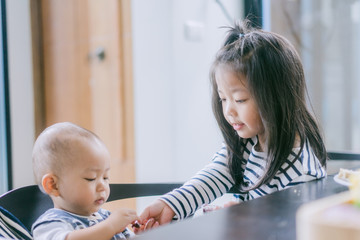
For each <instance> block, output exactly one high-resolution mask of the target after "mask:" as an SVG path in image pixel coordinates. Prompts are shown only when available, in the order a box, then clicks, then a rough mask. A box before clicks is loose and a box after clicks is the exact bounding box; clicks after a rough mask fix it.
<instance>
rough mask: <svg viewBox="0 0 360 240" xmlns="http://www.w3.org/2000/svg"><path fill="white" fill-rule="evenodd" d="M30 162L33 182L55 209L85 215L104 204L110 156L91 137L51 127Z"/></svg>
mask: <svg viewBox="0 0 360 240" xmlns="http://www.w3.org/2000/svg"><path fill="white" fill-rule="evenodd" d="M32 158H33V170H34V175H35V180H36V182H37V184H38V185H39V187H40V189H41V190H42V191H44V192H46V193H47V194H49V195H50V197H51V198H52V199H53V201H54V205H55V207H58V208H61V209H64V210H67V211H70V212H74V213H76V214H81V215H88V214H91V213H92V212H94V211H96V210H97V208H98V207H100V205H102V204H103V203H104V202H105V201H106V200H107V198H108V196H109V192H110V190H109V181H108V175H109V170H110V154H109V152H108V150H107V148H106V146H105V145H104V143H103V142H102V141H101V140H100V139H99V138H98V137H97V136H96V135H95V134H94V133H92V132H90V131H88V130H86V129H84V128H82V127H79V126H77V125H75V124H72V123H69V122H63V123H57V124H54V125H52V126H50V127H48V128H46V129H45V130H44V131H43V132H42V133H41V134H40V135H39V137H38V138H37V140H36V142H35V145H34V148H33V156H32ZM84 205H85V208H84V209H82V206H84Z"/></svg>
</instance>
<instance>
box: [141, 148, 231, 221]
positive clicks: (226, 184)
mask: <svg viewBox="0 0 360 240" xmlns="http://www.w3.org/2000/svg"><path fill="white" fill-rule="evenodd" d="M227 163H228V160H227V150H226V147H225V145H224V146H223V147H222V148H221V150H220V151H219V152H217V153H216V154H215V156H214V158H213V161H212V163H210V164H208V165H207V166H205V167H204V168H203V169H202V170H201V171H199V172H198V173H197V174H196V175H195V176H194V177H192V178H191V179H190V180H189V181H188V182H186V183H185V184H184V185H183V186H182V187H180V188H178V189H175V190H173V191H171V192H170V193H168V194H166V195H164V196H162V197H161V200H162V201H163V202H164V203H166V205H167V208H170V209H172V211H173V212H174V214H175V215H176V218H177V219H183V218H186V217H188V216H190V215H192V214H194V213H195V211H196V210H197V209H199V208H200V207H201V206H202V205H203V204H205V203H210V202H212V201H213V200H215V199H216V198H218V197H220V196H222V195H223V194H225V193H226V192H227V191H228V190H229V189H230V188H231V187H232V186H233V184H234V181H233V179H232V177H231V176H230V173H229V168H228V165H227ZM157 205H159V204H157ZM148 211H151V208H150V209H148ZM142 216H143V215H142ZM148 216H149V215H148ZM149 217H152V216H149ZM160 224H161V222H160Z"/></svg>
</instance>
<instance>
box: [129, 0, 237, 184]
mask: <svg viewBox="0 0 360 240" xmlns="http://www.w3.org/2000/svg"><path fill="white" fill-rule="evenodd" d="M223 2H224V4H225V5H226V7H227V9H228V10H229V11H230V13H231V15H232V16H236V17H238V16H239V14H240V13H241V12H242V9H241V7H242V6H241V5H240V3H241V1H237V0H233V1H230V0H227V1H223ZM131 3H132V29H133V39H134V42H133V50H134V51H133V53H134V56H133V57H134V89H135V139H136V145H135V146H136V176H137V181H138V182H160V181H185V180H187V179H188V178H190V177H191V176H192V175H194V174H195V173H196V172H197V171H198V170H200V169H201V168H202V167H203V166H205V164H207V163H209V162H210V161H211V159H212V156H213V154H214V153H215V152H216V151H217V150H219V148H220V146H221V141H222V138H221V136H220V131H219V130H218V127H217V125H216V122H215V119H214V117H213V114H212V111H211V102H210V84H209V78H208V74H209V67H210V64H211V61H212V59H213V57H214V55H215V52H216V51H217V50H218V48H219V47H220V46H221V44H222V42H223V39H224V36H225V30H224V29H220V28H219V27H221V26H225V25H229V22H228V20H227V19H226V18H225V16H224V15H223V13H222V12H221V9H220V7H219V5H217V3H216V2H215V1H212V0H196V1H194V0H171V1H169V0H133V1H132V2H131ZM186 30H188V32H186Z"/></svg>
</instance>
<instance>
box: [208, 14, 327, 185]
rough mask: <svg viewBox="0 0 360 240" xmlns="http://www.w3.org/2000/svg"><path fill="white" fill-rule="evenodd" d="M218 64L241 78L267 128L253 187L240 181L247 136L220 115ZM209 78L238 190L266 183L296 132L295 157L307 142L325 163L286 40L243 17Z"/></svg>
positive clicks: (294, 54) (300, 69)
mask: <svg viewBox="0 0 360 240" xmlns="http://www.w3.org/2000/svg"><path fill="white" fill-rule="evenodd" d="M219 66H220V67H221V66H226V67H227V68H228V69H229V70H231V71H233V72H234V73H236V74H239V76H241V75H243V76H245V78H246V80H247V86H248V89H249V91H250V94H251V95H252V97H253V98H254V100H255V102H256V103H257V106H258V109H259V113H260V116H261V119H262V123H263V125H264V128H265V136H266V146H267V156H268V157H267V166H266V169H265V174H264V176H263V177H262V178H261V179H260V181H259V182H258V183H257V184H256V186H252V187H246V186H245V184H244V179H243V178H244V176H243V175H244V172H243V171H242V168H241V165H242V163H241V162H242V161H243V160H244V159H243V153H244V150H245V145H246V142H247V139H243V138H241V137H239V136H238V135H237V133H236V132H235V131H234V129H233V128H232V126H231V125H230V124H229V123H228V122H227V121H226V119H225V117H224V115H223V109H222V104H221V101H220V98H219V95H218V89H217V84H216V79H215V73H216V70H217V68H218V67H219ZM210 80H211V83H212V91H213V92H212V108H213V112H214V115H215V118H216V121H217V123H218V125H219V127H220V130H221V132H222V135H223V137H224V140H225V142H226V145H227V151H228V158H229V168H230V174H231V176H232V177H233V179H234V181H235V185H237V186H238V187H239V188H240V189H241V190H242V191H249V190H252V189H255V188H257V187H258V186H260V185H262V184H267V183H269V182H270V180H271V179H273V177H274V176H275V174H276V173H277V171H278V170H279V169H280V167H281V166H282V165H283V164H284V163H285V161H286V159H287V158H288V156H289V155H290V153H291V151H292V149H293V147H294V143H295V141H296V137H297V136H298V137H300V149H301V150H300V151H299V154H298V156H296V158H298V157H299V156H300V154H301V152H302V150H303V148H304V144H305V141H306V140H308V141H309V144H310V145H311V147H312V148H313V150H314V153H315V155H316V157H317V158H318V159H319V161H320V163H321V164H322V165H323V166H326V159H327V155H326V149H325V145H324V142H323V140H322V136H321V134H320V130H319V127H318V125H317V123H316V121H315V119H314V118H313V116H312V115H311V114H310V112H309V111H308V109H307V107H306V99H305V95H307V90H306V83H305V77H304V71H303V67H302V64H301V61H300V57H299V55H298V54H297V52H296V50H295V49H294V47H293V46H292V45H291V44H290V43H289V42H288V41H287V40H286V39H285V38H283V37H282V36H280V35H278V34H275V33H271V32H266V31H263V30H261V29H255V28H252V27H250V24H249V22H248V21H246V20H245V21H244V22H243V23H239V22H238V23H235V26H234V27H230V30H229V32H228V35H227V37H226V39H225V43H224V45H223V47H222V48H221V49H220V50H219V51H218V53H217V55H216V58H215V60H214V63H213V65H212V68H211V72H210ZM239 81H240V80H239Z"/></svg>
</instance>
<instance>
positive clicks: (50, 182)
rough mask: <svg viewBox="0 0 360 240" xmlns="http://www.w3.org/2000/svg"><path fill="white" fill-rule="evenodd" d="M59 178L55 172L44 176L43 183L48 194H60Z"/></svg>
mask: <svg viewBox="0 0 360 240" xmlns="http://www.w3.org/2000/svg"><path fill="white" fill-rule="evenodd" d="M57 180H58V179H57V177H56V176H55V175H54V174H53V173H48V174H46V175H44V176H43V178H42V181H41V185H42V187H43V189H44V191H45V192H46V193H47V194H49V195H52V196H55V197H57V196H59V195H60V192H59V189H58V186H57Z"/></svg>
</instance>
